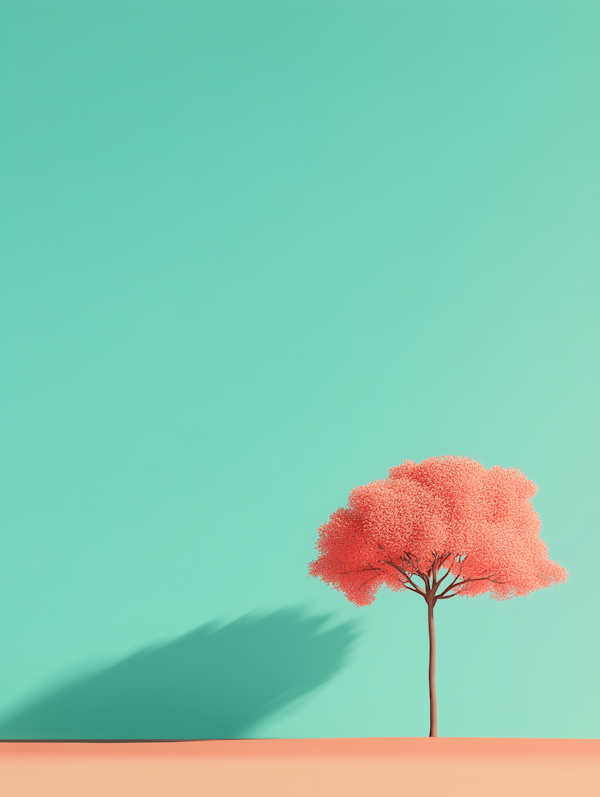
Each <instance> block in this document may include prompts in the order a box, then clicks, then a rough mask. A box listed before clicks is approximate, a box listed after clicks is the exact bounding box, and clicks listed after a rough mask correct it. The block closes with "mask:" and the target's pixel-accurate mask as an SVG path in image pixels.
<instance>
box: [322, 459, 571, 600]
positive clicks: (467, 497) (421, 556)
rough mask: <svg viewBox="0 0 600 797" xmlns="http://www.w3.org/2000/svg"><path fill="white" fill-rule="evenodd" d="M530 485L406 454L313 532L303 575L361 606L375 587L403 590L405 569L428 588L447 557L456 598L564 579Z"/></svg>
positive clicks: (473, 464)
mask: <svg viewBox="0 0 600 797" xmlns="http://www.w3.org/2000/svg"><path fill="white" fill-rule="evenodd" d="M536 491H537V487H536V486H535V485H534V484H533V482H531V481H529V480H528V479H527V477H526V476H525V475H524V474H523V473H522V472H521V471H520V470H518V469H516V468H501V467H492V468H490V469H486V468H484V467H483V465H481V463H479V462H477V461H475V460H472V459H469V458H467V457H432V458H430V459H426V460H424V461H423V462H421V463H420V464H416V463H415V462H412V461H411V460H407V461H405V462H403V463H402V465H399V466H397V467H394V468H391V469H390V471H389V475H388V477H387V478H386V479H380V480H377V481H374V482H371V483H370V484H366V485H363V486H360V487H356V488H355V489H354V490H352V492H351V493H350V497H349V500H348V506H347V507H345V508H342V509H338V510H337V511H336V512H334V513H333V514H332V515H331V517H330V519H329V521H328V522H327V523H325V524H323V525H322V526H321V527H320V528H319V540H318V543H317V548H318V551H319V557H318V558H317V559H316V560H315V561H313V562H311V564H310V568H309V573H310V575H312V576H315V577H318V578H321V579H322V580H323V581H325V582H326V583H327V584H330V585H331V586H333V587H335V588H336V589H339V590H341V591H342V592H344V593H345V595H346V597H347V598H348V599H349V600H350V601H352V602H353V603H354V604H356V605H357V606H364V605H367V604H369V603H372V601H373V600H374V599H375V594H376V592H377V590H378V589H379V587H381V586H387V587H389V588H390V589H392V590H403V589H406V588H407V584H409V582H408V580H407V576H406V574H408V576H412V575H413V574H419V573H420V574H421V576H423V575H424V576H425V577H427V579H428V583H429V584H430V585H432V584H433V581H434V578H433V577H434V575H435V573H436V572H437V563H439V562H440V560H441V559H442V558H443V557H445V559H444V565H443V567H442V569H441V570H440V571H439V573H441V574H442V575H443V573H444V569H446V571H449V572H448V578H446V580H445V582H443V585H444V586H445V585H446V584H447V583H448V582H450V581H451V580H455V581H456V584H457V586H456V587H455V590H454V594H457V595H463V596H467V597H471V596H475V595H479V594H481V593H485V592H489V593H490V594H491V597H493V598H495V599H497V600H504V599H506V598H511V597H515V596H518V595H526V594H527V593H529V592H532V591H533V590H537V589H540V588H542V587H549V586H552V585H553V584H558V583H560V582H564V581H566V580H567V571H566V570H565V569H564V568H562V567H561V566H560V565H558V564H557V563H556V562H554V561H552V560H551V559H550V558H549V556H548V550H547V548H546V545H545V543H544V542H543V540H542V539H541V538H540V536H539V531H540V519H539V517H538V515H537V513H536V512H535V510H534V508H533V505H532V503H531V499H532V498H533V496H534V495H535V493H536ZM433 568H436V569H435V570H434V569H433ZM438 577H439V574H438ZM415 579H417V577H416V576H415ZM411 581H413V579H412V577H411ZM413 583H414V581H413ZM424 583H425V579H422V581H421V586H423V584H424ZM408 588H409V589H410V586H408ZM439 589H440V590H441V589H443V586H441V587H440V588H439Z"/></svg>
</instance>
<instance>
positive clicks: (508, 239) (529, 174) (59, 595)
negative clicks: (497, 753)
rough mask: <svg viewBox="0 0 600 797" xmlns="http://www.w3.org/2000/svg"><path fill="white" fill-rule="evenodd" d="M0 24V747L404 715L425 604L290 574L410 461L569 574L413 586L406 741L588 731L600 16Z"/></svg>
mask: <svg viewBox="0 0 600 797" xmlns="http://www.w3.org/2000/svg"><path fill="white" fill-rule="evenodd" d="M0 22H1V25H0V80H1V86H0V89H1V100H0V103H1V108H2V118H3V121H2V125H1V127H0V169H1V184H2V189H1V226H2V252H3V256H2V259H3V265H2V269H1V272H2V273H1V284H0V301H1V311H0V324H1V335H0V345H1V363H2V365H1V373H2V412H1V417H0V426H1V451H2V456H1V468H2V477H1V478H2V482H1V483H2V532H1V552H0V555H1V556H0V561H1V563H2V564H1V577H0V617H1V638H0V647H1V650H2V653H1V655H0V737H2V738H103V737H104V738H132V737H142V738H143V737H147V738H157V737H158V738H165V737H181V738H189V737H198V736H214V737H228V736H234V737H235V736H237V737H329V736H331V737H341V736H423V735H427V733H428V693H427V624H426V607H425V605H424V604H423V603H422V602H421V601H419V600H418V599H417V598H416V597H415V596H412V595H408V594H406V595H397V594H391V593H389V592H387V593H385V592H381V593H380V595H379V596H378V598H377V600H376V601H375V603H374V604H373V605H372V606H370V607H368V608H363V609H358V608H356V607H353V606H352V605H350V604H349V603H347V601H346V599H345V598H344V597H343V595H341V594H339V593H336V592H334V591H333V590H331V589H329V588H328V587H327V586H325V585H324V584H322V583H321V582H318V581H316V580H313V579H309V578H308V576H307V565H308V562H309V560H310V559H312V558H313V556H314V555H315V548H314V544H315V541H316V537H317V527H318V526H319V525H320V524H321V523H322V522H324V521H325V520H327V518H328V517H329V515H330V514H331V512H333V511H334V510H335V509H337V508H338V507H339V506H342V505H344V504H345V503H346V500H347V496H348V493H349V491H350V490H351V489H352V488H353V487H354V486H355V485H357V484H363V483H366V482H368V481H371V480H373V479H376V478H381V477H384V476H385V475H386V473H387V470H388V468H389V467H391V466H393V465H397V464H399V463H400V462H401V461H402V460H403V459H414V460H418V461H420V460H421V459H423V458H425V457H429V456H433V455H442V454H464V455H467V456H471V457H474V458H476V459H479V460H480V461H481V462H482V463H483V464H484V465H485V466H486V467H490V466H491V465H495V464H498V465H502V466H504V467H519V468H521V469H522V470H523V471H524V472H525V473H526V474H527V476H528V477H529V478H531V479H532V480H533V481H534V482H535V483H536V484H537V485H538V486H539V492H538V494H537V496H536V497H535V499H534V504H535V507H536V509H537V511H538V512H539V514H540V516H541V519H542V537H543V538H544V540H545V541H546V542H547V544H548V547H549V552H550V555H551V557H552V558H553V559H556V560H557V561H558V562H559V563H560V564H561V565H563V566H564V567H566V568H567V569H568V570H569V572H570V580H569V582H568V584H566V585H563V586H560V587H556V588H553V589H547V590H543V591H540V592H538V593H534V594H532V595H530V596H528V597H526V598H521V599H514V600H510V601H507V602H504V603H497V602H495V601H491V600H490V599H489V598H486V597H484V598H477V599H472V600H465V599H463V600H458V601H451V602H450V604H448V603H446V604H443V605H442V604H440V605H439V607H440V608H439V610H438V612H437V629H438V694H439V712H440V735H443V736H492V737H502V736H515V737H563V738H568V737H581V738H584V737H597V736H598V735H600V734H599V732H600V722H599V719H598V718H599V716H600V714H599V709H600V699H599V698H600V692H599V687H598V678H597V673H598V667H599V663H600V662H599V658H600V656H599V654H600V644H599V640H598V625H597V616H598V609H599V604H600V600H599V597H598V595H599V593H598V586H597V584H596V583H595V580H594V575H595V571H594V562H597V561H598V556H599V555H600V549H599V544H598V538H599V536H598V484H599V476H600V467H599V460H598V444H599V423H598V407H599V406H600V395H599V393H600V391H599V387H600V379H599V374H598V361H599V358H598V348H599V347H598V343H599V340H600V329H599V327H600V321H599V313H598V295H599V293H598V291H599V288H600V285H599V281H600V280H599V254H600V239H599V235H598V218H599V216H598V212H599V209H600V207H599V206H600V202H599V200H600V180H599V178H600V168H599V166H600V157H599V147H598V142H599V141H600V113H599V104H598V96H599V95H598V90H599V89H600V49H599V48H598V34H599V31H600V27H599V26H600V5H599V4H598V3H597V2H579V1H578V0H568V2H566V1H565V2H527V1H525V0H524V1H523V2H510V1H509V2H493V1H490V2H484V0H481V1H480V2H454V0H445V2H430V1H427V0H424V1H422V2H377V1H376V0H370V2H350V1H348V2H329V1H328V0H319V2H308V1H306V2H293V1H292V0H290V2H286V1H284V0H281V2H127V0H124V1H121V2H110V1H108V2H79V3H77V2H54V1H51V2H39V3H38V2H27V1H26V2H6V1H5V2H3V3H2V4H1V6H0Z"/></svg>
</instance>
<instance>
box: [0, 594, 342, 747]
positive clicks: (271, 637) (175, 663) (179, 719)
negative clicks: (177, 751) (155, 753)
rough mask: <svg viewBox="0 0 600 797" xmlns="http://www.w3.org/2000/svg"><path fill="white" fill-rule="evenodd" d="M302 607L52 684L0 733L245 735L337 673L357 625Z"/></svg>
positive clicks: (208, 629) (217, 626)
mask: <svg viewBox="0 0 600 797" xmlns="http://www.w3.org/2000/svg"><path fill="white" fill-rule="evenodd" d="M331 619H332V615H329V614H327V615H324V614H323V615H313V616H310V615H308V614H307V613H306V612H305V611H304V610H302V609H301V608H290V609H282V610H280V611H276V612H273V613H270V614H265V613H258V612H253V613H251V614H248V615H245V616H243V617H240V618H238V619H237V620H234V621H233V622H230V623H227V624H222V623H220V622H219V621H213V622H210V623H207V624H205V625H201V626H199V627H198V628H196V629H194V630H193V631H191V632H189V633H187V634H185V635H183V636H181V637H179V638H177V639H175V640H173V641H171V642H168V643H166V644H162V645H155V646H153V647H149V648H145V649H143V650H140V651H139V652H138V653H135V654H134V655H132V656H129V657H128V658H126V659H123V660H122V661H120V662H118V663H117V664H114V665H112V666H110V667H108V668H106V669H103V670H100V671H96V672H93V673H91V674H88V675H86V676H84V677H81V678H79V679H77V680H75V681H74V682H72V683H69V684H68V685H66V686H62V687H60V688H55V689H53V690H52V691H50V692H48V693H46V694H45V695H43V696H42V697H40V698H37V699H35V700H33V701H31V702H29V704H26V705H25V706H22V707H21V708H19V709H18V710H16V711H14V712H13V713H12V714H11V715H10V716H8V717H7V718H6V719H4V720H2V721H0V738H3V739H49V740H50V739H236V738H237V739H241V738H247V737H248V734H250V732H251V730H252V728H253V727H254V726H256V725H257V724H258V723H259V722H260V721H261V720H264V719H265V718H266V717H268V716H269V715H271V714H273V713H275V712H277V711H279V710H280V709H282V708H284V707H286V706H288V705H289V704H290V703H292V702H294V701H298V700H299V699H300V698H302V697H305V696H306V695H308V694H309V693H310V692H312V691H313V690H315V689H317V688H318V687H320V686H322V685H323V684H325V683H326V682H327V681H328V680H330V679H331V678H332V677H334V676H335V674H336V673H337V672H338V671H339V670H340V669H342V667H343V666H344V665H345V663H346V659H347V655H348V653H349V651H350V648H351V646H352V644H353V642H354V641H355V639H356V636H357V627H356V623H355V622H352V621H350V622H345V623H341V624H338V625H333V626H332V625H331Z"/></svg>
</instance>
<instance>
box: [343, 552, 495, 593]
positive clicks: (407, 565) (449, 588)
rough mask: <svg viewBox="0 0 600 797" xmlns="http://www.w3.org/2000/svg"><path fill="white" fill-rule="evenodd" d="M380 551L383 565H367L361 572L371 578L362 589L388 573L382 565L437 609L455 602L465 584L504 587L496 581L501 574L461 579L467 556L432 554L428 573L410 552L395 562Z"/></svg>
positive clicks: (397, 558) (408, 588)
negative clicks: (441, 602) (451, 600)
mask: <svg viewBox="0 0 600 797" xmlns="http://www.w3.org/2000/svg"><path fill="white" fill-rule="evenodd" d="M379 548H380V549H381V551H382V552H383V557H382V558H381V560H380V564H377V565H372V564H371V563H367V564H366V567H364V568H362V569H361V570H360V571H358V572H365V573H371V577H370V578H367V579H366V580H365V581H364V583H363V585H362V586H363V587H364V586H366V585H367V584H368V583H369V582H370V581H372V580H373V579H375V578H377V577H378V576H380V575H381V574H382V573H384V572H385V569H384V567H382V565H388V566H389V567H393V568H394V570H397V572H398V576H399V579H400V583H401V584H402V585H403V586H404V587H405V589H407V590H408V591H409V592H414V593H416V594H417V595H420V596H421V597H422V598H424V600H425V601H426V602H427V603H428V604H431V605H432V607H433V606H435V604H436V603H437V602H438V600H448V598H455V597H456V596H457V595H460V592H461V587H464V586H465V585H466V584H471V583H473V582H474V581H490V582H492V583H494V584H502V583H503V582H502V581H498V579H496V578H495V576H497V575H498V573H491V574H490V575H489V576H482V577H480V578H465V577H464V576H463V575H462V566H463V564H464V562H465V560H466V559H467V558H468V554H453V553H452V552H450V551H448V552H447V553H436V552H434V551H432V556H433V562H432V564H431V565H430V566H429V567H428V568H427V569H425V568H423V567H421V565H420V563H419V558H418V556H415V555H414V554H412V553H410V552H409V551H404V552H403V553H402V554H401V555H400V557H396V559H393V558H392V557H391V556H390V555H389V554H385V551H384V548H383V546H382V545H380V546H379ZM456 564H458V573H455V574H454V578H453V579H449V578H448V577H449V576H452V568H453V567H454V565H456ZM440 570H445V572H444V573H443V575H440ZM355 572H356V571H355ZM415 577H417V578H419V579H420V580H421V581H422V582H423V585H422V586H421V585H420V584H417V583H415V581H413V579H414V578H415ZM447 579H448V580H447ZM439 589H441V592H438V590H439Z"/></svg>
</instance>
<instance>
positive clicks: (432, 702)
mask: <svg viewBox="0 0 600 797" xmlns="http://www.w3.org/2000/svg"><path fill="white" fill-rule="evenodd" d="M434 600H435V598H434V596H433V595H430V596H429V599H428V600H427V620H428V625H429V735H430V736H437V735H438V732H437V697H436V694H435V627H434V625H433V602H434Z"/></svg>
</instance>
